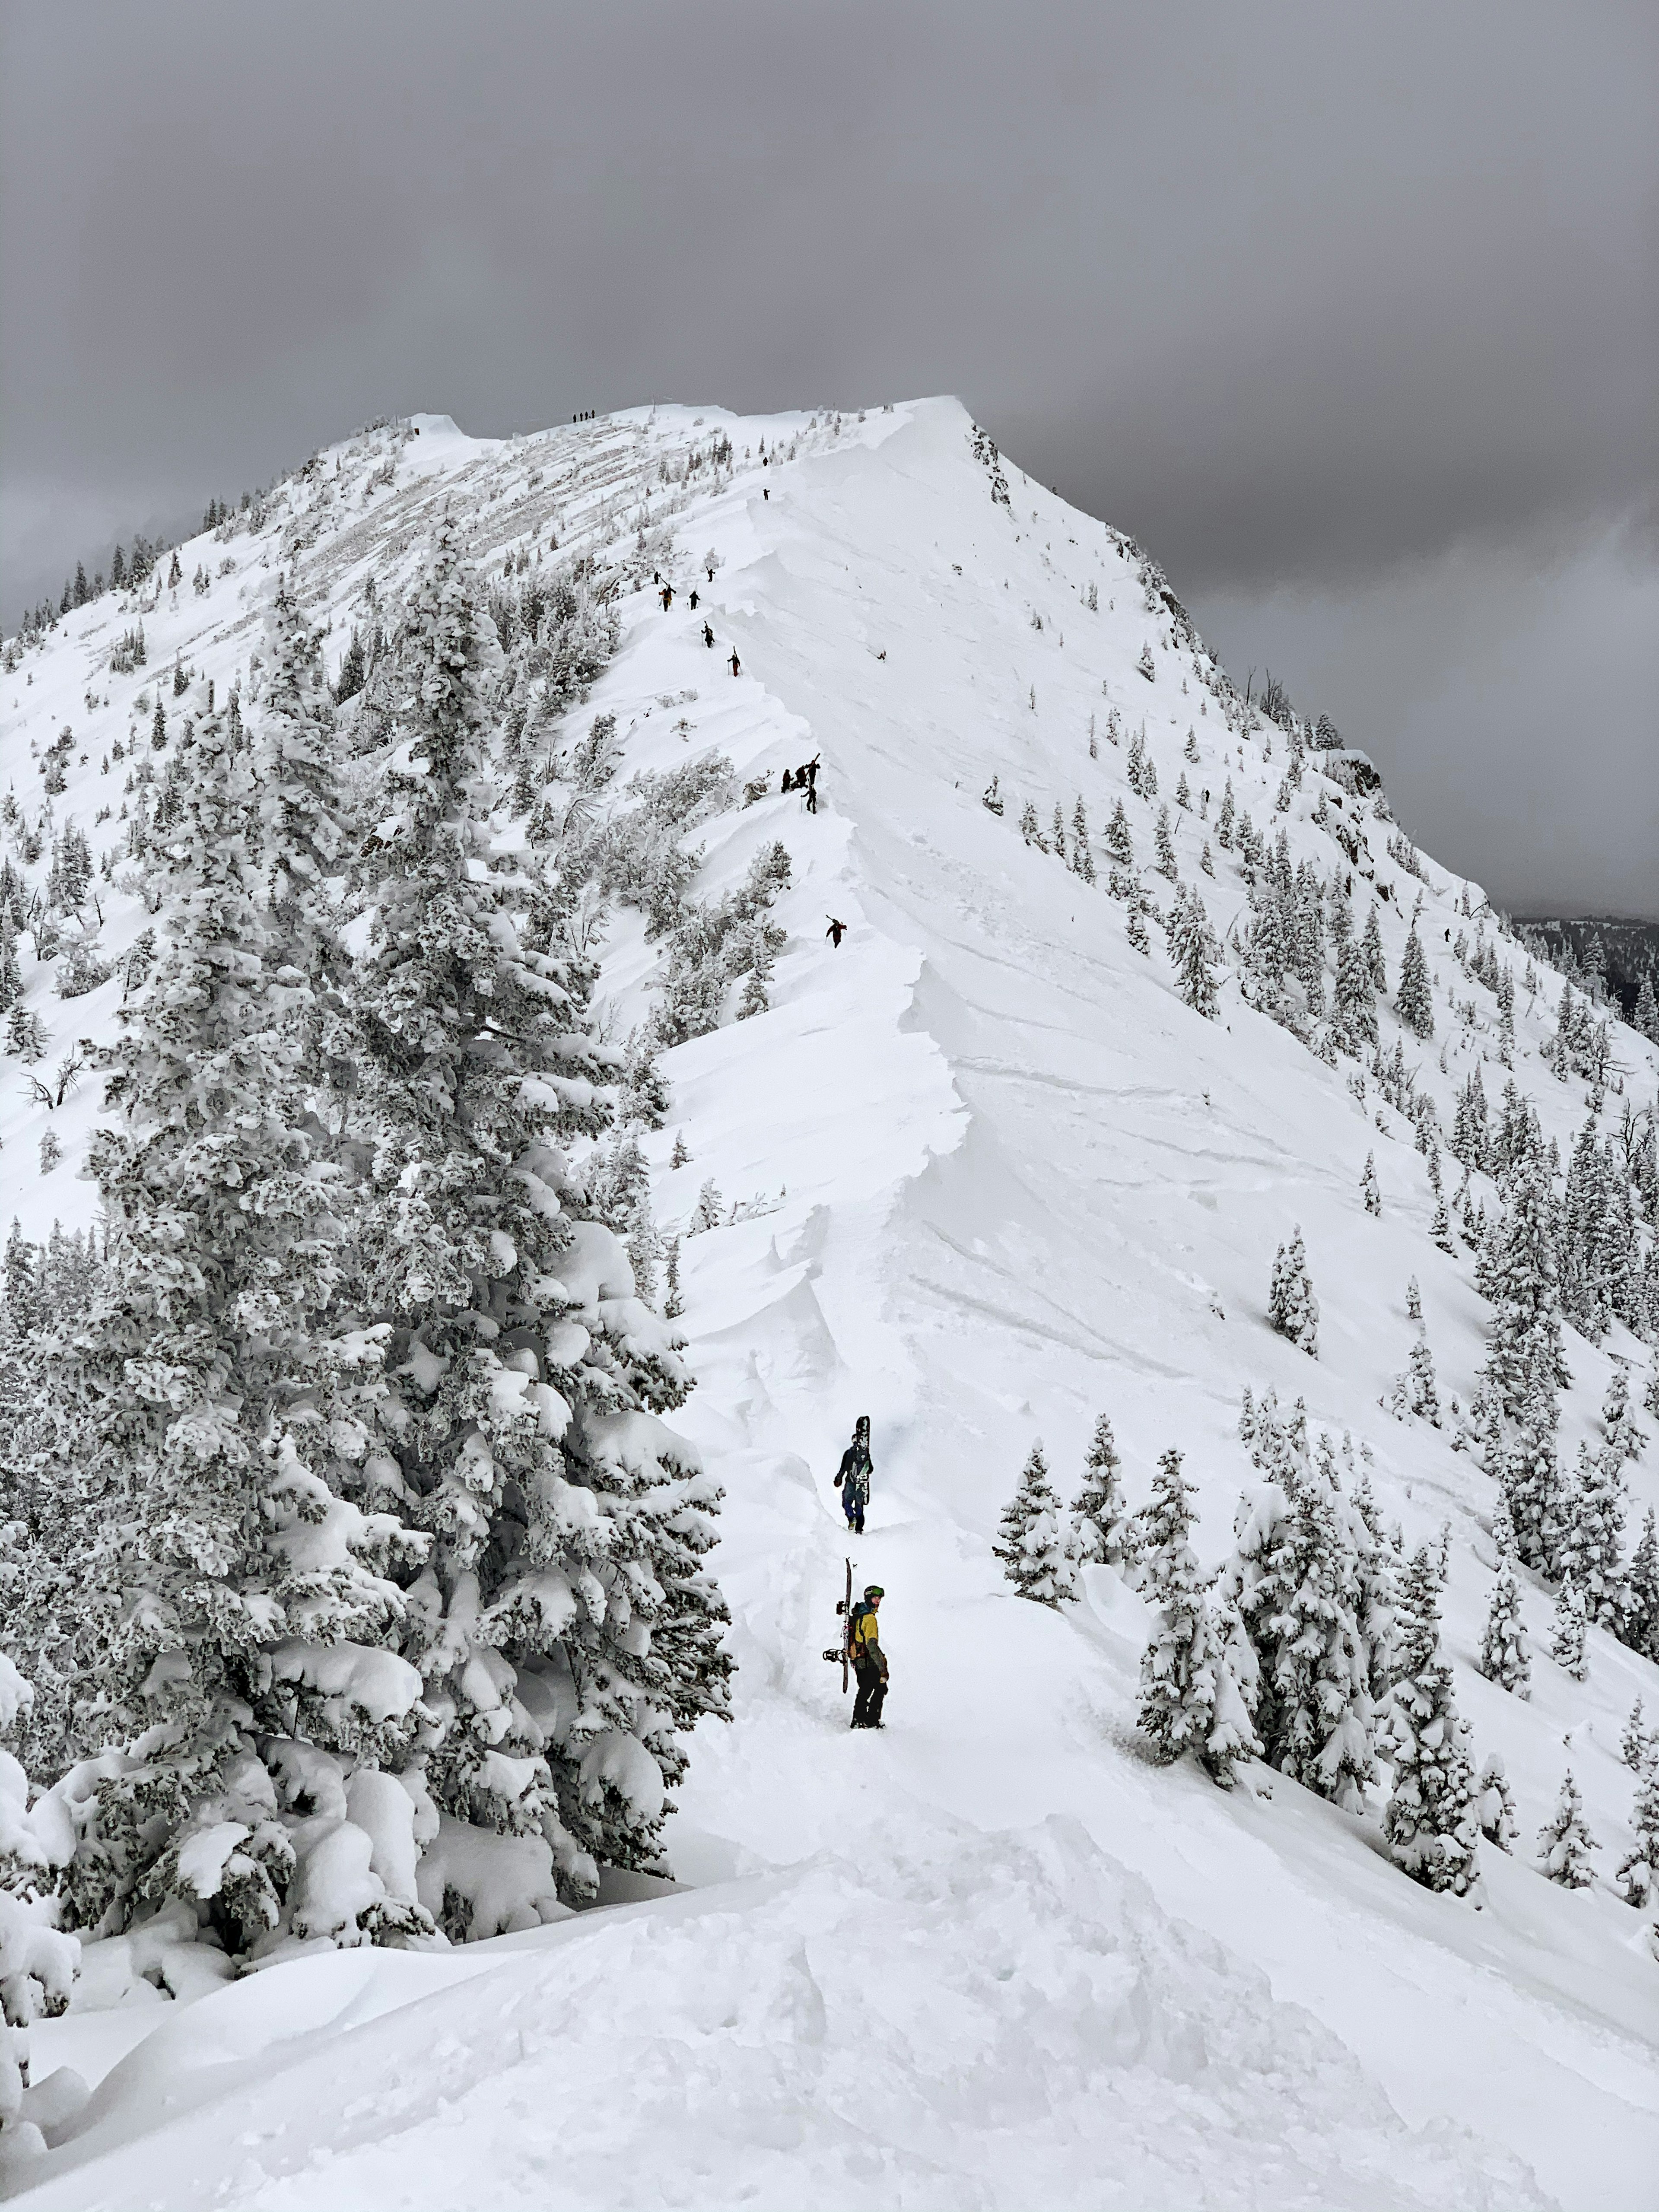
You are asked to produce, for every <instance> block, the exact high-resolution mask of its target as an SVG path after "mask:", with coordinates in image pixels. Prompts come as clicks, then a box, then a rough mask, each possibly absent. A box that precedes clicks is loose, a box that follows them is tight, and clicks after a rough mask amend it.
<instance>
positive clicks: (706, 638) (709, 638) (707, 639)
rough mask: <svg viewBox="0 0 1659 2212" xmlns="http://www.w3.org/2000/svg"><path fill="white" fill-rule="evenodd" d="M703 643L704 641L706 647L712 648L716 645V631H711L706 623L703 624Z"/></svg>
mask: <svg viewBox="0 0 1659 2212" xmlns="http://www.w3.org/2000/svg"><path fill="white" fill-rule="evenodd" d="M702 641H703V643H704V644H705V645H710V646H712V645H713V644H714V631H713V630H712V629H709V627H708V623H704V624H703V626H702Z"/></svg>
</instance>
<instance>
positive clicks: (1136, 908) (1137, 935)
mask: <svg viewBox="0 0 1659 2212" xmlns="http://www.w3.org/2000/svg"><path fill="white" fill-rule="evenodd" d="M1123 933H1124V935H1125V936H1126V937H1127V939H1128V940H1129V943H1130V945H1132V946H1133V949H1134V950H1135V951H1137V952H1139V953H1142V954H1144V955H1147V956H1150V955H1151V952H1152V939H1151V937H1150V936H1149V935H1148V934H1147V931H1146V910H1145V908H1143V907H1142V906H1141V904H1140V902H1139V900H1138V899H1137V900H1135V901H1134V902H1133V903H1132V904H1131V906H1130V908H1129V918H1128V920H1127V921H1126V922H1125V923H1124V925H1123Z"/></svg>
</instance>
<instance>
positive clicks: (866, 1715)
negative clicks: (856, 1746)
mask: <svg viewBox="0 0 1659 2212" xmlns="http://www.w3.org/2000/svg"><path fill="white" fill-rule="evenodd" d="M886 1595H887V1593H886V1591H885V1590H884V1589H883V1588H882V1586H881V1584H880V1583H868V1584H867V1585H866V1589H865V1592H864V1601H863V1603H862V1604H861V1605H855V1606H854V1607H853V1611H852V1614H851V1617H850V1618H849V1620H848V1624H847V1646H848V1651H849V1652H850V1653H851V1655H852V1661H853V1671H854V1674H857V1676H858V1678H859V1693H858V1695H857V1697H856V1698H855V1699H854V1700H853V1726H854V1728H861V1729H862V1728H880V1727H881V1725H882V1718H881V1709H882V1707H883V1705H885V1704H886V1702H887V1654H886V1653H885V1652H884V1650H882V1648H881V1636H880V1632H879V1630H878V1626H877V1622H876V1614H877V1612H878V1609H879V1607H880V1605H881V1601H882V1600H883V1598H884V1597H885V1596H886Z"/></svg>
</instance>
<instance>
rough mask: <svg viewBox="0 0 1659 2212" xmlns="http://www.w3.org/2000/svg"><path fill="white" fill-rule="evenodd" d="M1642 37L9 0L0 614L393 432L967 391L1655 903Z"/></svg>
mask: <svg viewBox="0 0 1659 2212" xmlns="http://www.w3.org/2000/svg"><path fill="white" fill-rule="evenodd" d="M1656 95H1659V8H1656V7H1655V6H1654V4H1653V0H1630V4H1620V0H1611V4H1604V0H1571V4H1561V5H1555V6H1543V5H1539V4H1535V0H1474V4H1468V5H1463V6H1456V5H1453V6H1448V5H1447V4H1445V0H1437V4H1435V5H1432V6H1429V5H1416V4H1400V0H1393V3H1392V4H1390V5H1389V6H1388V7H1387V8H1377V7H1370V8H1359V7H1342V6H1332V5H1331V4H1330V0H1318V3H1317V4H1308V5H1285V4H1279V3H1278V0H1271V4H1261V5H1252V4H1249V0H1245V4H1243V5H1241V4H1239V0H1186V4H1183V5H1181V6H1161V7H1158V6H1155V7H1148V6H1146V4H1144V0H1141V4H1138V5H1134V6H1127V5H1120V4H1117V0H1091V4H1085V5H1079V6H1074V7H1059V6H1047V5H1042V4H1038V3H1037V0H1019V4H1018V5H1015V4H1007V5H1004V6H1000V7H987V6H984V5H981V4H978V0H951V4H949V5H940V6H937V7H922V6H908V5H905V4H903V0H880V4H869V5H865V4H859V3H858V0H854V4H839V5H834V6H820V5H814V4H811V3H810V0H783V4H779V0H770V3H769V4H755V0H702V3H701V4H697V5H684V4H683V5H680V6H678V7H672V8H670V7H665V6H653V7H646V6H637V5H629V4H626V0H595V4H593V5H592V6H590V7H588V8H585V9H576V8H574V7H569V6H567V5H564V4H562V0H543V4H540V5H536V4H529V0H466V4H465V5H460V4H457V0H449V4H447V5H441V6H439V5H432V4H428V0H397V4H386V0H326V4H310V0H280V4H276V0H271V4H263V5H253V4H238V0H118V4H95V0H50V4H41V5H36V4H33V3H32V0H30V4H19V3H18V0H5V4H3V5H0V288H3V289H0V307H3V317H0V441H3V442H0V495H3V500H0V564H3V574H0V614H3V617H4V621H5V623H6V625H7V626H8V627H10V626H12V625H13V624H15V621H16V618H17V615H18V612H19V611H20V610H21V606H22V605H24V604H26V603H27V602H28V601H31V600H32V599H35V598H38V597H39V596H40V594H41V593H42V592H45V591H46V590H48V589H53V588H55V587H56V586H58V584H60V583H61V580H62V577H63V575H64V572H65V570H66V568H72V567H73V564H74V562H75V560H76V557H77V556H83V557H86V558H87V559H88V562H90V561H91V560H92V559H93V558H94V557H96V558H97V559H98V560H100V561H102V560H105V559H106V558H107V554H108V550H109V546H110V544H111V542H112V538H114V536H115V535H117V534H120V535H123V536H130V535H131V532H132V530H133V529H134V528H135V527H139V528H149V529H152V530H153V529H154V528H155V527H156V526H167V525H170V524H176V523H178V522H179V521H180V520H185V519H188V518H190V517H192V516H194V515H196V514H198V513H199V512H200V510H201V508H202V507H203V506H204V504H205V502H206V501H207V499H208V497H209V495H212V494H223V495H234V494H235V493H236V492H237V491H239V490H240V489H241V488H242V487H243V486H244V485H247V484H251V483H255V482H258V481H260V480H262V479H264V478H266V477H270V476H271V475H273V474H274V473H276V471H279V470H281V469H283V468H285V467H287V466H289V465H292V464H293V463H295V461H297V460H299V459H303V458H304V456H305V455H306V454H307V453H309V452H310V451H312V450H313V448H314V447H317V446H319V445H321V444H324V443H325V442H328V441H331V440H332V439H334V438H337V437H338V436H340V435H343V434H344V433H346V432H347V431H349V430H350V429H352V428H355V427H356V425H357V424H358V423H359V422H362V421H364V420H366V419H368V418H369V417H371V416H376V415H380V414H388V413H403V412H406V411H409V410H414V409H417V408H430V409H434V410H442V411H447V412H448V413H451V414H453V415H454V416H455V417H456V419H457V420H458V421H459V422H461V423H462V424H463V426H464V427H465V428H469V429H472V430H476V431H479V432H495V431H501V430H505V429H508V428H532V427H536V426H539V425H541V424H544V423H547V422H558V421H561V420H563V419H565V418H567V417H568V416H569V414H570V412H571V410H573V409H574V408H576V407H579V406H596V407H600V408H605V407H611V406H621V405H626V404H634V403H636V402H638V401H641V400H646V399H652V398H674V399H684V400H691V401H698V400H704V401H714V402H719V403H720V404H726V405H728V406H732V407H737V408H766V407H772V406H790V405H796V406H799V405H815V404H818V403H820V402H822V401H830V402H836V403H839V404H861V403H864V402H867V401H872V400H878V399H880V398H889V397H899V396H908V395H912V394H915V393H918V392H939V391H951V392H957V393H959V394H960V395H961V397H962V398H963V399H964V400H965V401H966V403H967V404H969V406H970V407H971V408H972V409H973V410H974V411H975V414H976V415H977V416H979V417H980V419H981V421H983V422H986V423H987V424H988V425H989V427H990V428H991V429H992V431H993V432H994V435H996V436H997V438H998V439H999V440H1000V442H1001V443H1002V445H1003V446H1004V447H1006V450H1007V451H1008V452H1009V453H1011V454H1012V457H1013V458H1014V459H1016V460H1018V462H1019V463H1020V464H1021V465H1024V467H1026V468H1028V469H1030V471H1031V472H1032V473H1033V474H1035V475H1037V476H1040V477H1042V478H1043V479H1044V480H1045V481H1047V482H1048V483H1054V484H1057V485H1058V486H1059V487H1060V489H1061V491H1063V492H1064V493H1065V494H1066V495H1067V496H1068V497H1070V498H1072V499H1073V500H1075V501H1077V502H1078V503H1079V505H1081V506H1083V507H1087V508H1089V509H1090V510H1091V512H1093V513H1098V514H1102V515H1104V516H1105V517H1106V518H1107V519H1108V520H1111V521H1113V522H1115V523H1117V524H1118V525H1120V526H1122V527H1125V528H1127V529H1129V530H1132V531H1133V532H1134V533H1135V535H1136V536H1137V537H1138V538H1140V539H1141V540H1142V542H1143V543H1144V544H1146V545H1147V546H1148V547H1149V548H1150V549H1151V550H1152V551H1153V552H1154V553H1155V554H1156V555H1157V556H1158V558H1159V559H1160V560H1161V561H1162V562H1163V563H1164V567H1165V568H1167V569H1168V571H1169V572H1170V577H1171V579H1172V580H1173V581H1174V583H1175V586H1176V590H1177V591H1178V592H1181V594H1182V597H1183V598H1185V599H1187V600H1188V604H1189V605H1191V607H1192V609H1193V611H1194V615H1195V616H1196V617H1197V618H1198V620H1199V623H1200V627H1201V628H1202V629H1205V630H1206V634H1207V635H1209V636H1210V637H1211V639H1212V641H1213V642H1214V643H1215V644H1216V645H1217V646H1218V648H1219V649H1220V650H1221V652H1222V653H1223V655H1224V657H1225V659H1226V660H1227V662H1228V664H1229V665H1230V667H1231V669H1232V670H1233V671H1234V672H1235V674H1236V675H1237V677H1238V678H1240V679H1241V681H1242V679H1243V676H1244V674H1245V672H1246V671H1247V670H1248V669H1249V667H1250V666H1251V665H1255V666H1256V667H1258V668H1259V667H1261V666H1262V665H1265V664H1268V663H1270V664H1271V665H1273V668H1274V670H1275V671H1277V672H1278V673H1279V674H1280V675H1281V676H1283V677H1284V678H1286V680H1287V681H1288V683H1289V684H1290V687H1291V693H1292V696H1294V697H1295V698H1296V699H1297V702H1298V704H1299V705H1302V706H1304V707H1305V708H1310V709H1313V710H1317V709H1319V708H1324V709H1326V710H1327V711H1328V712H1330V713H1331V714H1334V716H1335V717H1336V719H1337V720H1338V722H1339V723H1340V725H1341V726H1342V728H1343V730H1344V732H1345V733H1346V734H1347V735H1348V736H1349V737H1350V738H1351V740H1352V741H1353V742H1356V743H1359V744H1364V745H1365V746H1366V747H1368V748H1369V749H1370V750H1371V751H1372V752H1374V753H1375V754H1376V757H1377V758H1378V759H1379V761H1380V762H1381V763H1382V764H1383V768H1384V769H1385V771H1386V772H1387V774H1388V776H1389V785H1390V788H1391V791H1392V793H1393V795H1394V798H1395V805H1396V808H1397V810H1398V811H1399V812H1400V813H1401V817H1402V818H1403V819H1404V820H1405V821H1406V822H1407V825H1408V826H1409V827H1410V828H1411V829H1413V832H1414V834H1416V835H1417V836H1419V838H1420V839H1421V840H1422V841H1423V842H1425V844H1427V845H1428V846H1429V847H1430V848H1431V850H1433V851H1435V852H1436V853H1437V854H1438V855H1439V856H1440V857H1441V858H1443V860H1446V861H1448V862H1449V863H1450V864H1451V865H1453V866H1457V867H1459V868H1461V869H1464V870H1467V871H1468V872H1472V873H1474V874H1475V875H1477V876H1479V877H1480V878H1481V879H1482V880H1483V881H1485V882H1486V883H1487V884H1488V885H1489V886H1490V887H1491V889H1492V891H1493V893H1494V895H1495V896H1498V897H1499V898H1500V899H1501V900H1502V901H1504V902H1505V903H1506V904H1509V905H1510V906H1512V907H1514V908H1516V909H1518V910H1521V911H1528V910H1530V911H1545V910H1549V909H1551V908H1560V907H1566V908H1603V909H1612V910H1620V911H1624V912H1629V913H1646V914H1649V915H1655V916H1659V705H1656V701H1659V683H1656V676H1659V670H1656V667H1655V660H1656V650H1655V648H1656V641H1659V374H1656V362H1659V252H1656V247H1659V237H1656V229H1659V222H1656V216H1659V189H1656V186H1659V96H1656Z"/></svg>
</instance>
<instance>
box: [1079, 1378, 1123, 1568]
mask: <svg viewBox="0 0 1659 2212" xmlns="http://www.w3.org/2000/svg"><path fill="white" fill-rule="evenodd" d="M1135 1537H1136V1522H1135V1519H1134V1516H1133V1514H1131V1513H1130V1511H1129V1510H1128V1508H1127V1506H1126V1505H1125V1504H1124V1502H1123V1462H1122V1461H1121V1459H1120V1458H1119V1456H1118V1449H1117V1443H1116V1440H1115V1438H1114V1437H1113V1435H1112V1425H1111V1422H1110V1421H1109V1419H1107V1417H1106V1415H1105V1414H1104V1413H1102V1414H1101V1415H1100V1417H1099V1419H1097V1421H1096V1423H1095V1431H1094V1434H1093V1436H1092V1437H1091V1438H1090V1439H1089V1449H1088V1451H1087V1453H1086V1454H1085V1456H1084V1462H1083V1482H1082V1486H1081V1487H1080V1488H1079V1491H1078V1494H1077V1496H1076V1498H1074V1499H1073V1504H1072V1541H1071V1548H1072V1556H1073V1559H1075V1560H1076V1562H1077V1564H1078V1565H1079V1566H1080V1567H1086V1566H1098V1567H1116V1568H1118V1569H1119V1570H1120V1571H1133V1568H1134V1566H1135V1565H1136V1563H1137V1559H1138V1556H1139V1555H1138V1553H1137V1551H1136V1548H1135Z"/></svg>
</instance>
